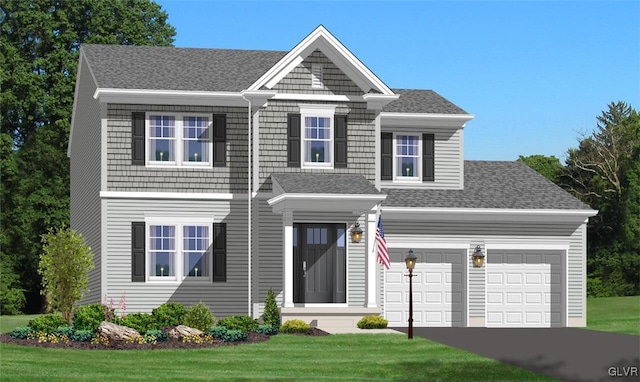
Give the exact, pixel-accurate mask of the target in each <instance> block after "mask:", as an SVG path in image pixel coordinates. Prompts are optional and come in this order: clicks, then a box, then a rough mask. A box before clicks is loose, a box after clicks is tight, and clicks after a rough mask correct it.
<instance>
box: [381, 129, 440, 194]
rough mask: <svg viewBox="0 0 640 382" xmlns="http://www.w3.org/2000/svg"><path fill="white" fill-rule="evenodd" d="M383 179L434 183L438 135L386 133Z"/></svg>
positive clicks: (382, 140)
mask: <svg viewBox="0 0 640 382" xmlns="http://www.w3.org/2000/svg"><path fill="white" fill-rule="evenodd" d="M380 149H381V150H380V155H381V156H380V179H381V180H389V181H394V182H396V183H413V182H415V183H422V182H433V181H435V176H434V175H435V135H434V134H427V133H422V134H416V133H411V132H398V133H391V132H383V133H382V134H381V145H380Z"/></svg>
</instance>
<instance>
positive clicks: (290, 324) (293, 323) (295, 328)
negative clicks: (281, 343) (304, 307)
mask: <svg viewBox="0 0 640 382" xmlns="http://www.w3.org/2000/svg"><path fill="white" fill-rule="evenodd" d="M310 329H311V326H310V325H309V324H307V323H306V322H304V321H302V320H288V321H285V323H284V324H282V326H281V327H280V332H282V333H306V332H308V331H309V330H310Z"/></svg>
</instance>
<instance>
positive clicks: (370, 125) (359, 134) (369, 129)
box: [259, 100, 375, 192]
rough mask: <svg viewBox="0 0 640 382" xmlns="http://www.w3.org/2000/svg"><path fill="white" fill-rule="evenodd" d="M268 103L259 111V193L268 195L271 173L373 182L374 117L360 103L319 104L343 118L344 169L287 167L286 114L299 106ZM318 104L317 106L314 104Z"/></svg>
mask: <svg viewBox="0 0 640 382" xmlns="http://www.w3.org/2000/svg"><path fill="white" fill-rule="evenodd" d="M302 103H312V102H296V101H279V100H275V101H269V105H268V106H267V107H266V108H265V109H264V110H261V111H260V172H259V176H260V191H261V192H269V191H271V180H270V179H269V176H270V175H271V174H272V173H292V172H295V173H316V174H362V175H364V176H365V177H366V178H367V179H369V180H370V181H372V182H373V181H374V180H375V160H374V158H375V124H374V119H375V114H374V113H373V112H372V111H370V110H367V109H366V104H365V103H362V102H346V103H345V102H337V103H331V102H321V103H322V104H330V105H336V111H335V115H347V124H348V127H347V134H348V137H347V156H348V163H347V168H337V169H322V170H321V169H302V168H294V167H287V114H288V113H299V112H300V110H299V107H298V105H299V104H302ZM315 104H318V103H315Z"/></svg>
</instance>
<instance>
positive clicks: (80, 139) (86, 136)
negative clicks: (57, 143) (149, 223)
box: [70, 60, 103, 304]
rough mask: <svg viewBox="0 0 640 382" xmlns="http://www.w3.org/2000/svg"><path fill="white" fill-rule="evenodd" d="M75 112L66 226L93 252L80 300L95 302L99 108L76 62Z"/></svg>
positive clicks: (98, 262) (91, 85)
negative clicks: (77, 69) (82, 239)
mask: <svg viewBox="0 0 640 382" xmlns="http://www.w3.org/2000/svg"><path fill="white" fill-rule="evenodd" d="M79 70H80V73H79V75H78V88H77V94H76V109H75V110H76V114H75V115H74V116H73V123H74V126H75V127H74V130H73V140H72V143H71V149H70V152H71V158H70V175H71V195H70V197H71V198H70V218H71V222H70V226H71V228H72V229H74V230H77V231H78V232H80V233H81V234H82V236H83V237H84V239H85V240H86V242H87V244H88V245H89V246H90V247H91V252H92V253H93V264H94V266H95V268H93V269H92V270H91V271H90V272H89V283H88V285H87V288H88V290H87V291H86V293H85V295H84V298H83V299H82V301H81V302H82V303H83V304H85V303H94V302H99V301H100V299H101V296H100V295H101V293H102V292H101V288H102V283H101V265H102V254H103V248H102V242H101V237H102V236H101V231H100V219H101V216H102V214H101V202H100V197H99V195H100V165H101V157H100V153H101V144H102V141H101V115H100V113H101V111H100V109H101V108H100V104H99V102H98V101H97V100H95V99H94V98H93V93H94V92H95V85H94V82H93V79H92V78H91V73H90V71H89V67H88V65H87V63H86V62H85V61H84V60H81V61H80V68H79Z"/></svg>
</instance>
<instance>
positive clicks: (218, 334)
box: [205, 326, 227, 339]
mask: <svg viewBox="0 0 640 382" xmlns="http://www.w3.org/2000/svg"><path fill="white" fill-rule="evenodd" d="M226 332H227V328H225V327H224V326H212V327H210V328H209V329H207V330H206V331H205V334H208V335H210V336H212V337H213V338H218V339H222V336H223V335H224V334H225V333H226Z"/></svg>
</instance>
